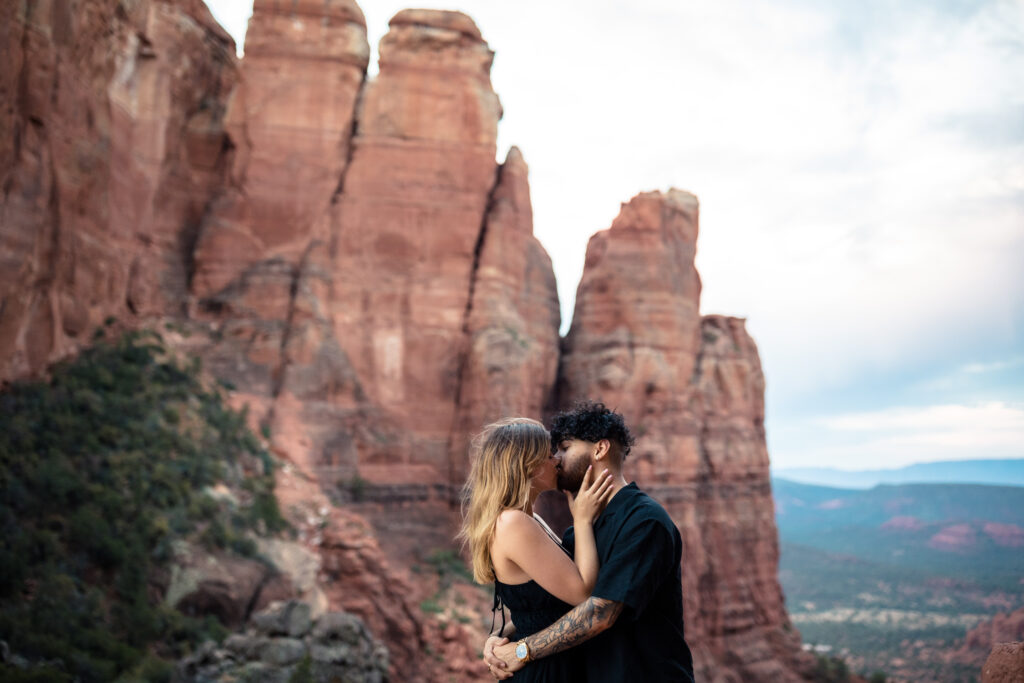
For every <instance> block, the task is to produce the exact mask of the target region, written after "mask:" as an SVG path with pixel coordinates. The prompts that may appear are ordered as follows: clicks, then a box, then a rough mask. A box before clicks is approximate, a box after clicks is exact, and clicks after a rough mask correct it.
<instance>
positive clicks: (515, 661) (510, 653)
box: [494, 643, 526, 680]
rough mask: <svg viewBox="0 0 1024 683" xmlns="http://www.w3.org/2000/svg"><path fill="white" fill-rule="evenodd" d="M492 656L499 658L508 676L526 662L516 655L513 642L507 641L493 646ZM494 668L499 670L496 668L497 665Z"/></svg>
mask: <svg viewBox="0 0 1024 683" xmlns="http://www.w3.org/2000/svg"><path fill="white" fill-rule="evenodd" d="M494 656H495V657H497V658H498V659H499V660H501V662H502V664H504V665H505V670H504V672H505V673H507V674H508V676H511V675H512V672H513V671H519V670H520V669H522V668H523V667H524V666H526V664H525V663H524V662H523V661H522V660H521V659H519V658H518V657H516V644H515V643H508V644H507V645H499V646H497V647H496V648H494ZM494 668H495V670H496V671H499V672H500V671H501V670H499V669H498V667H494ZM499 680H501V679H499Z"/></svg>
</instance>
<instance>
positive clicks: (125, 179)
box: [0, 0, 237, 378]
mask: <svg viewBox="0 0 1024 683" xmlns="http://www.w3.org/2000/svg"><path fill="white" fill-rule="evenodd" d="M0 25H2V27H0V44H2V47H0V51H2V52H0V54H2V55H3V59H2V64H3V67H2V68H0V103H2V111H0V187H2V188H3V190H2V192H3V195H2V201H0V302H2V303H0V377H2V378H11V377H15V376H24V375H27V374H31V373H36V372H39V371H41V370H42V369H43V368H45V367H46V365H47V364H48V363H50V362H52V361H54V360H56V359H58V358H60V357H62V356H64V355H66V354H67V353H69V352H71V351H73V350H74V349H75V348H78V347H79V346H80V345H81V344H82V343H88V341H89V335H90V333H91V332H92V331H93V329H94V328H95V327H96V326H97V325H98V324H100V323H101V322H102V321H103V320H104V319H105V318H106V317H107V316H109V315H115V316H122V315H125V314H130V315H151V314H171V315H176V314H180V313H181V311H182V308H183V304H184V302H185V294H186V291H187V280H188V262H189V255H190V253H191V250H192V244H193V242H194V240H195V234H196V230H197V227H198V225H199V222H200V221H201V219H202V217H203V213H204V211H205V209H206V205H207V203H208V202H209V200H210V198H211V197H212V196H213V195H214V194H215V192H216V191H217V188H218V187H219V186H220V184H221V182H222V177H223V168H224V147H223V143H224V139H223V134H222V120H223V113H224V101H225V98H226V97H227V95H228V93H229V92H230V91H231V89H232V87H233V85H234V83H235V81H236V78H237V66H236V59H235V54H234V42H233V41H232V40H231V38H230V37H228V35H227V34H226V33H225V32H224V31H223V29H221V28H220V26H218V25H217V23H216V22H215V21H214V20H213V18H212V17H211V16H210V14H209V11H208V10H207V9H206V6H205V5H204V4H203V3H202V2H201V1H200V0H185V1H177V2H161V1H159V0H142V1H141V2H133V3H124V2H119V1H118V0H90V2H88V3H85V4H84V6H83V7H81V8H76V9H75V10H74V11H73V10H72V5H70V4H69V3H66V2H29V1H27V0H20V1H19V0H14V1H13V2H4V3H3V6H2V8H0Z"/></svg>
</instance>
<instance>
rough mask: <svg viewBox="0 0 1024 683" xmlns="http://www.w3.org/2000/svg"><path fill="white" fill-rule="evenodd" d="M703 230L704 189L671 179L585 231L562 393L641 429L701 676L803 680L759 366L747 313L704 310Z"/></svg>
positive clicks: (634, 456) (642, 473) (646, 474)
mask: <svg viewBox="0 0 1024 683" xmlns="http://www.w3.org/2000/svg"><path fill="white" fill-rule="evenodd" d="M697 228H698V204H697V199H696V197H694V196H693V195H691V194H689V193H686V192H682V191H679V190H670V191H669V192H667V193H660V192H653V193H644V194H641V195H638V196H637V197H635V198H633V199H632V200H631V201H630V202H629V203H628V204H624V205H623V208H622V211H621V213H620V214H619V216H618V217H617V218H616V219H615V221H614V223H613V224H612V227H611V228H610V229H608V230H606V231H603V232H600V233H598V234H596V235H594V237H593V238H591V241H590V244H589V246H588V249H587V260H586V265H585V268H584V273H583V278H582V280H581V282H580V286H579V290H578V293H577V299H576V311H575V315H574V318H573V326H572V329H571V330H570V332H569V335H568V337H567V338H566V340H565V345H564V355H563V357H562V361H561V363H562V364H561V367H560V370H559V399H560V402H561V404H562V405H563V406H569V405H571V403H572V402H573V401H575V400H578V399H597V400H602V401H604V402H605V403H606V404H607V405H608V406H610V407H612V408H614V409H616V410H618V411H619V412H621V413H622V414H623V415H624V416H625V417H626V420H627V423H628V424H629V425H630V427H631V429H632V430H633V432H634V433H635V435H636V436H637V445H636V446H635V448H634V449H633V452H632V453H631V454H630V456H629V458H628V459H627V461H626V465H625V474H626V478H627V479H630V480H633V479H635V480H636V481H637V483H638V484H639V485H640V486H641V487H642V488H644V489H645V490H647V491H648V492H649V493H650V494H651V495H652V496H653V497H654V498H656V499H657V500H659V501H660V502H661V503H662V504H663V505H664V506H665V508H666V509H667V510H668V512H669V514H671V515H672V517H673V519H674V520H675V522H676V524H678V526H679V529H680V531H681V533H682V536H683V543H684V552H683V596H684V602H685V604H684V612H685V620H686V633H687V641H688V643H689V644H690V646H691V649H692V650H693V652H694V657H695V666H696V669H697V675H698V677H699V678H701V679H702V680H721V681H740V680H783V681H784V680H798V679H799V674H797V673H796V668H797V667H798V664H797V663H796V662H795V661H794V657H795V655H796V653H797V652H798V651H799V636H798V635H797V634H796V633H795V631H793V630H792V629H791V627H790V625H789V620H788V617H787V616H786V613H785V609H784V605H783V601H782V593H781V589H780V588H779V584H778V580H777V577H776V573H777V570H778V546H777V533H776V529H775V520H774V516H773V505H772V499H771V489H770V483H769V473H768V453H767V448H766V446H765V435H764V376H763V374H762V372H761V366H760V361H759V360H758V356H757V349H756V347H755V346H754V343H753V341H752V340H751V339H750V337H749V336H748V335H747V334H746V332H745V330H744V328H743V321H742V320H739V319H736V318H724V317H721V316H709V317H705V318H701V316H700V312H699V299H700V279H699V277H698V275H697V271H696V269H695V268H694V256H695V252H696V240H697Z"/></svg>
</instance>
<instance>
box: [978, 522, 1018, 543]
mask: <svg viewBox="0 0 1024 683" xmlns="http://www.w3.org/2000/svg"><path fill="white" fill-rule="evenodd" d="M982 530H983V531H984V532H985V533H986V534H987V535H988V536H989V537H990V538H991V539H992V540H993V541H995V542H996V543H997V544H998V545H1001V546H1003V547H1006V548H1022V547H1024V529H1022V528H1021V527H1019V526H1017V525H1016V524H999V523H997V522H986V523H985V526H984V527H982Z"/></svg>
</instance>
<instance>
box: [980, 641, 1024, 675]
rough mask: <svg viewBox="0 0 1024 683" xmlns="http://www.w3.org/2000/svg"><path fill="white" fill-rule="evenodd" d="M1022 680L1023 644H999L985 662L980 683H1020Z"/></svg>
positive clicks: (1023, 668) (1023, 673)
mask: <svg viewBox="0 0 1024 683" xmlns="http://www.w3.org/2000/svg"><path fill="white" fill-rule="evenodd" d="M1022 680H1024V643H1021V642H1017V643H999V644H997V645H995V646H994V647H993V648H992V653H991V654H990V655H989V656H988V659H986V660H985V665H984V666H983V667H982V669H981V683H1020V681H1022Z"/></svg>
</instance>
